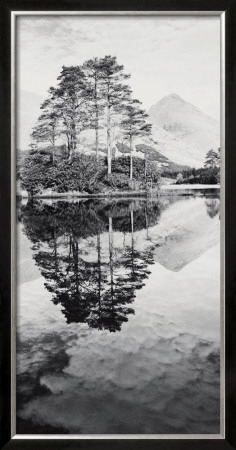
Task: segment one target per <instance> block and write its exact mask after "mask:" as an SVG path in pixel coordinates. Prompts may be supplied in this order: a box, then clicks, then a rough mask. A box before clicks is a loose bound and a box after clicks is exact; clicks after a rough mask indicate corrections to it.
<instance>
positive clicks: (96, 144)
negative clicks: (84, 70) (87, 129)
mask: <svg viewBox="0 0 236 450" xmlns="http://www.w3.org/2000/svg"><path fill="white" fill-rule="evenodd" d="M94 89H95V110H96V113H95V114H96V117H95V147H96V159H97V161H98V120H99V116H98V100H97V78H96V77H95V86H94Z"/></svg>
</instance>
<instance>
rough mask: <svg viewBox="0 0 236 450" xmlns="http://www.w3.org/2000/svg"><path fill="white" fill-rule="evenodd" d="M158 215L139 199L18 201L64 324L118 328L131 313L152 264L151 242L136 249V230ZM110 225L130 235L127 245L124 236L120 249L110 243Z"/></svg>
mask: <svg viewBox="0 0 236 450" xmlns="http://www.w3.org/2000/svg"><path fill="white" fill-rule="evenodd" d="M159 215H160V208H159V207H158V206H157V205H156V206H155V208H153V205H152V207H151V206H150V205H148V204H147V202H138V201H126V202H125V201H124V202H121V203H119V202H114V203H111V204H110V205H104V204H103V205H101V204H100V203H99V202H86V203H71V204H70V203H66V202H57V203H53V204H52V205H47V204H43V203H37V204H36V203H28V204H27V205H26V206H22V217H23V223H24V229H25V232H26V234H27V236H28V237H29V238H30V239H31V241H32V242H33V250H34V259H35V261H36V264H37V265H38V266H39V267H40V270H41V273H42V275H43V276H44V278H45V287H46V288H47V290H48V291H49V292H51V294H52V301H53V302H54V303H55V304H60V305H61V306H62V312H63V314H64V315H65V317H66V320H67V323H71V322H77V323H87V324H88V325H89V326H91V327H93V328H97V329H107V330H109V331H111V332H115V331H119V330H121V326H122V323H123V322H127V320H128V316H129V315H130V314H134V310H133V309H132V308H131V307H130V305H131V304H132V302H133V300H134V298H135V292H136V290H137V289H141V288H142V287H143V286H144V280H145V279H147V278H148V275H149V273H150V272H149V270H148V266H149V265H150V264H152V263H153V250H154V247H153V246H152V247H150V246H149V247H148V248H147V249H145V251H139V250H138V249H136V248H135V230H141V229H142V228H145V223H147V220H148V225H149V227H150V226H152V224H155V223H156V222H157V220H158V218H159ZM145 221H146V222H145ZM114 228H115V231H122V232H123V234H124V237H125V235H129V236H130V245H128V244H127V242H125V241H124V243H123V245H121V247H120V248H118V247H117V246H116V248H115V247H114ZM127 241H128V239H127Z"/></svg>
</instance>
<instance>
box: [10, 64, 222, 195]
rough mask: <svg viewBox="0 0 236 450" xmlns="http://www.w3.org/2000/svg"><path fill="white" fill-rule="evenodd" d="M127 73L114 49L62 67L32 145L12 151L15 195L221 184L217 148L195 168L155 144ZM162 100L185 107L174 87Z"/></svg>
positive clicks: (149, 191)
mask: <svg viewBox="0 0 236 450" xmlns="http://www.w3.org/2000/svg"><path fill="white" fill-rule="evenodd" d="M129 78H130V75H129V74H127V73H125V72H124V66H123V65H120V64H118V62H117V58H116V57H115V56H104V58H93V59H90V60H88V61H85V62H84V64H83V65H82V66H63V67H62V70H61V73H60V75H59V76H58V84H57V86H56V87H50V88H49V91H48V98H47V99H46V100H44V101H43V102H42V104H41V112H42V113H41V114H40V116H39V117H38V120H37V123H36V125H35V127H34V128H33V130H32V133H31V144H30V149H29V150H24V151H23V150H18V152H17V179H18V195H19V196H20V197H67V196H75V197H84V196H107V195H109V196H110V195H112V196H117V195H118V196H120V195H122V196H125V195H134V196H135V195H145V196H146V195H152V196H158V195H159V193H160V187H161V186H162V185H182V184H188V185H189V184H190V185H196V184H197V185H218V184H219V177H220V149H218V150H217V151H215V150H213V149H209V151H208V152H207V153H206V157H205V162H204V164H203V165H202V167H198V168H196V167H192V166H190V165H187V164H179V163H174V162H173V161H171V160H170V159H169V158H168V157H167V156H165V155H164V154H162V153H161V152H160V151H159V146H160V145H161V144H160V145H159V143H158V141H156V140H155V136H156V134H155V133H156V131H155V130H154V127H155V125H154V126H153V123H151V121H150V119H152V114H147V113H146V111H145V110H144V109H143V108H142V104H141V102H140V101H139V100H138V99H136V98H133V94H132V90H131V87H130V86H129V84H128V80H129ZM163 100H165V102H166V104H167V105H168V108H169V106H170V105H169V103H170V101H171V102H172V104H174V106H176V105H177V106H178V107H181V108H183V102H184V101H183V100H182V99H180V97H178V96H176V95H175V94H173V95H170V96H167V98H166V99H162V100H161V101H160V103H161V107H162V108H163ZM165 102H164V103H165ZM186 105H187V108H189V104H187V103H186ZM194 113H195V111H194ZM167 128H168V127H167V125H164V129H165V133H167V131H168V130H169V131H172V130H173V126H171V127H170V126H169V128H168V130H167ZM166 139H167V138H166ZM158 145H159V146H158Z"/></svg>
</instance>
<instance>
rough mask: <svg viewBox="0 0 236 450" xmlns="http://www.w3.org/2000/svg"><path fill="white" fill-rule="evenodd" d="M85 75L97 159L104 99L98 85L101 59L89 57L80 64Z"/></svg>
mask: <svg viewBox="0 0 236 450" xmlns="http://www.w3.org/2000/svg"><path fill="white" fill-rule="evenodd" d="M82 68H83V70H84V73H85V76H86V87H87V98H88V101H89V112H90V116H91V119H90V121H91V127H92V128H93V129H94V130H95V150H96V158H97V160H98V150H99V135H98V130H99V128H101V127H100V125H99V121H100V117H101V115H102V113H103V111H104V101H103V99H102V96H101V92H100V86H101V82H102V78H103V76H102V75H103V71H102V64H101V60H100V59H98V58H93V59H89V60H88V61H86V62H85V63H84V64H83V66H82Z"/></svg>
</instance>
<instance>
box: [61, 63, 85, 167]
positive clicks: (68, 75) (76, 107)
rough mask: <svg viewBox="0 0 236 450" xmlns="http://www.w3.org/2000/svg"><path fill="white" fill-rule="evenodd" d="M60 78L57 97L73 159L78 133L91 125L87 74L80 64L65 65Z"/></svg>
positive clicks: (68, 146) (70, 156) (69, 154)
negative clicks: (87, 105)
mask: <svg viewBox="0 0 236 450" xmlns="http://www.w3.org/2000/svg"><path fill="white" fill-rule="evenodd" d="M58 80H59V86H58V88H57V89H56V90H55V98H56V99H57V106H58V109H59V110H60V114H61V117H62V123H63V130H62V133H63V134H65V135H66V139H67V148H68V156H69V159H71V158H72V155H73V154H74V152H75V150H76V148H77V142H78V135H79V134H80V132H81V131H82V130H84V129H85V128H87V127H88V125H89V123H88V119H89V115H88V110H87V108H86V104H87V101H88V99H87V95H88V94H87V89H86V84H85V75H84V72H83V71H82V69H81V68H80V67H79V66H69V67H66V66H63V67H62V71H61V74H60V76H59V77H58Z"/></svg>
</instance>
